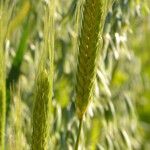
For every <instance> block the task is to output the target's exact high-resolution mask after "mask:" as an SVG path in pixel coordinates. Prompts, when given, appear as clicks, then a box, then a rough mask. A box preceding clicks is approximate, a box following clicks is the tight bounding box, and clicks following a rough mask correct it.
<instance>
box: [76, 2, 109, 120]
mask: <svg viewBox="0 0 150 150" xmlns="http://www.w3.org/2000/svg"><path fill="white" fill-rule="evenodd" d="M109 2H110V0H85V3H84V6H83V7H84V9H83V19H82V25H81V35H80V39H79V54H78V67H77V75H76V78H77V85H76V108H77V114H78V117H79V119H81V118H82V117H83V114H84V113H85V111H86V109H87V106H88V104H89V102H90V100H91V99H92V93H93V86H94V81H95V77H96V68H97V57H98V54H99V53H100V52H99V50H100V47H101V46H102V44H101V43H102V40H101V39H102V38H101V35H102V31H103V25H104V21H105V16H106V10H107V8H108V3H109Z"/></svg>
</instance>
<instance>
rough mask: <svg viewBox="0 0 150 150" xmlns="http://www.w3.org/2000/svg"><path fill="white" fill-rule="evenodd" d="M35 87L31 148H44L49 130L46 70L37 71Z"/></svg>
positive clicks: (39, 149)
mask: <svg viewBox="0 0 150 150" xmlns="http://www.w3.org/2000/svg"><path fill="white" fill-rule="evenodd" d="M35 88H36V89H35V103H34V109H33V134H32V150H46V149H47V145H48V137H49V130H50V97H49V91H50V86H49V78H48V74H47V72H46V70H42V71H40V72H39V73H38V77H37V82H36V87H35Z"/></svg>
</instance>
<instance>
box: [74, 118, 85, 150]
mask: <svg viewBox="0 0 150 150" xmlns="http://www.w3.org/2000/svg"><path fill="white" fill-rule="evenodd" d="M79 121H80V122H79V130H78V136H77V140H76V145H75V150H78V147H79V140H80V134H81V128H82V122H83V119H82V118H81V119H80V120H79Z"/></svg>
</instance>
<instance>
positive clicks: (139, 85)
mask: <svg viewBox="0 0 150 150" xmlns="http://www.w3.org/2000/svg"><path fill="white" fill-rule="evenodd" d="M2 1H3V0H2ZM6 1H7V0H6ZM6 1H4V2H6ZM7 2H8V3H7ZM7 2H6V7H4V10H3V15H1V20H3V23H4V24H3V26H2V29H1V31H3V32H4V33H0V34H4V35H5V36H4V37H5V40H4V43H3V45H4V46H3V47H4V50H5V55H6V61H5V64H6V91H7V92H6V93H7V94H6V95H7V96H6V97H7V119H6V122H7V124H6V136H5V138H6V144H5V145H6V149H7V150H28V149H30V145H31V134H32V106H33V99H34V84H35V77H36V72H37V70H38V62H39V60H40V54H41V51H42V44H43V39H44V37H45V36H44V34H43V27H44V22H43V20H44V15H45V13H46V12H45V11H44V10H45V9H44V8H45V5H46V0H45V1H44V0H43V1H40V0H37V1H34V0H14V1H7ZM79 2H80V0H56V11H55V16H54V18H55V48H54V53H55V62H54V66H55V72H54V89H53V100H52V104H53V108H51V109H53V113H52V114H51V115H52V116H53V117H52V120H50V126H51V132H50V141H49V149H50V150H57V149H58V150H72V149H73V148H74V145H75V140H76V138H77V129H78V119H77V116H76V110H75V104H74V101H75V83H76V79H75V74H76V65H77V52H78V51H77V39H78V30H77V29H78V24H79V23H78V22H77V10H80V7H79ZM1 4H2V3H1ZM149 7H150V1H149V0H141V1H140V0H116V1H115V2H114V4H113V7H112V9H110V11H109V13H108V14H107V18H106V22H105V27H104V34H103V39H104V45H103V48H102V50H101V54H100V59H99V67H98V71H97V81H96V85H95V90H94V91H95V92H94V95H95V96H94V97H93V100H92V102H91V104H90V106H89V109H88V111H87V113H86V116H85V118H84V123H83V131H82V132H81V142H80V149H81V150H128V149H129V150H149V149H150V142H149V141H150V41H149V39H150V11H149ZM79 20H81V19H80V18H79Z"/></svg>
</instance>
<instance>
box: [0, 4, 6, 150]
mask: <svg viewBox="0 0 150 150" xmlns="http://www.w3.org/2000/svg"><path fill="white" fill-rule="evenodd" d="M3 13H4V10H3V1H2V2H0V16H1V17H0V150H4V145H5V144H4V143H5V122H6V87H5V54H4V39H5V31H6V30H5V26H4V25H5V23H4V21H5V18H4V14H3Z"/></svg>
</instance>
